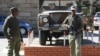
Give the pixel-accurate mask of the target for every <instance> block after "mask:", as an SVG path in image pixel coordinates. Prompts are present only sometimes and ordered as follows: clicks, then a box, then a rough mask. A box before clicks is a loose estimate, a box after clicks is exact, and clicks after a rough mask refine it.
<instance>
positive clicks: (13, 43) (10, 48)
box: [8, 41, 15, 56]
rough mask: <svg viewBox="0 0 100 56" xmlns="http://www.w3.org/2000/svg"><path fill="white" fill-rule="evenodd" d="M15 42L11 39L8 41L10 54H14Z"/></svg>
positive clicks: (9, 55) (11, 55)
mask: <svg viewBox="0 0 100 56" xmlns="http://www.w3.org/2000/svg"><path fill="white" fill-rule="evenodd" d="M14 46H15V42H14V41H13V42H12V41H9V42H8V56H13V50H14Z"/></svg>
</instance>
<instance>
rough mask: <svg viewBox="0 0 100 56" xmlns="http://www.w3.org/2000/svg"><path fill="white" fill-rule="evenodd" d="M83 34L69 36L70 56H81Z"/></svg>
mask: <svg viewBox="0 0 100 56" xmlns="http://www.w3.org/2000/svg"><path fill="white" fill-rule="evenodd" d="M81 35H82V34H81V33H80V34H77V35H71V34H69V47H70V56H81V37H82V36H81Z"/></svg>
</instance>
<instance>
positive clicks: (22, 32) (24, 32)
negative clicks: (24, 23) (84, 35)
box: [20, 27, 27, 35]
mask: <svg viewBox="0 0 100 56" xmlns="http://www.w3.org/2000/svg"><path fill="white" fill-rule="evenodd" d="M20 31H21V34H22V35H26V34H27V30H26V28H24V27H20Z"/></svg>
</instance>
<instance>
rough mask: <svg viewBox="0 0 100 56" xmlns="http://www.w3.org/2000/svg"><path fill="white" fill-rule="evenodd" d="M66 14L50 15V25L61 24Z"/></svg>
mask: <svg viewBox="0 0 100 56" xmlns="http://www.w3.org/2000/svg"><path fill="white" fill-rule="evenodd" d="M67 15H68V13H65V12H56V13H51V14H50V17H51V20H50V21H52V23H62V22H63V21H64V19H65V18H66V17H67Z"/></svg>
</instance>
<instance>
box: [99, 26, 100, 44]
mask: <svg viewBox="0 0 100 56" xmlns="http://www.w3.org/2000/svg"><path fill="white" fill-rule="evenodd" d="M99 44H100V25H99Z"/></svg>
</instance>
